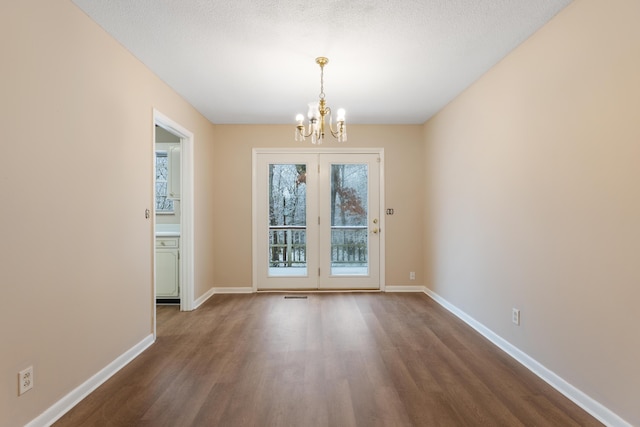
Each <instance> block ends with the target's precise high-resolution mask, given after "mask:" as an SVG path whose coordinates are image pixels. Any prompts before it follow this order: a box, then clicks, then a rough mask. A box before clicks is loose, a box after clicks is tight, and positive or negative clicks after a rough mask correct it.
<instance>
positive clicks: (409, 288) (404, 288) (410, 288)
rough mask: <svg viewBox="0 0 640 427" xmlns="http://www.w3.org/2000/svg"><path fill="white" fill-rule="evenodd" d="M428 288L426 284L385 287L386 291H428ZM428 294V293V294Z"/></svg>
mask: <svg viewBox="0 0 640 427" xmlns="http://www.w3.org/2000/svg"><path fill="white" fill-rule="evenodd" d="M426 291H427V288H425V287H424V286H406V285H405V286H389V285H387V286H386V287H385V292H421V293H426ZM427 295H428V294H427Z"/></svg>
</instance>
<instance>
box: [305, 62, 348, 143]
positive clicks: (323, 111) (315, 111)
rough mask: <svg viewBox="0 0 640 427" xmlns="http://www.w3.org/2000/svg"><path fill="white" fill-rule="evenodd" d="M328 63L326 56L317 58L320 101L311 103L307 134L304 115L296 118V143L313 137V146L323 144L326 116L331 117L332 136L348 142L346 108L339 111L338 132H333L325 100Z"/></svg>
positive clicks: (339, 140)
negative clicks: (325, 78)
mask: <svg viewBox="0 0 640 427" xmlns="http://www.w3.org/2000/svg"><path fill="white" fill-rule="evenodd" d="M328 62H329V60H328V59H327V58H325V57H324V56H320V57H318V58H316V64H318V65H319V66H320V100H319V101H318V102H310V103H309V112H308V113H307V118H308V119H309V126H308V130H307V133H305V126H304V116H303V115H302V114H298V115H297V116H296V121H297V122H298V125H297V126H296V141H304V140H305V139H306V138H308V137H311V143H312V144H322V142H323V141H324V132H325V121H324V118H325V116H329V126H328V127H327V128H328V129H329V132H330V133H331V135H333V137H334V138H336V139H337V140H338V142H345V141H346V140H347V125H346V124H345V122H344V118H345V111H344V108H340V109H338V111H337V115H336V130H333V123H332V117H331V108H329V107H328V106H327V104H326V101H325V99H324V98H325V96H324V66H325V65H327V63H328Z"/></svg>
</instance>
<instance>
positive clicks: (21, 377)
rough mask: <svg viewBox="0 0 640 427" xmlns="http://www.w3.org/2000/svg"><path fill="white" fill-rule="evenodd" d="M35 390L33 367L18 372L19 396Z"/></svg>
mask: <svg viewBox="0 0 640 427" xmlns="http://www.w3.org/2000/svg"><path fill="white" fill-rule="evenodd" d="M32 388H33V366H29V367H28V368H26V369H23V370H22V371H20V372H18V396H20V395H22V394H24V393H26V392H28V391H29V390H31V389H32Z"/></svg>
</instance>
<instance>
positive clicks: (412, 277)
mask: <svg viewBox="0 0 640 427" xmlns="http://www.w3.org/2000/svg"><path fill="white" fill-rule="evenodd" d="M409 280H416V272H415V271H410V272H409Z"/></svg>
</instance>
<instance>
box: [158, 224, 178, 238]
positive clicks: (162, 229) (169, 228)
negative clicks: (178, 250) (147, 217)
mask: <svg viewBox="0 0 640 427" xmlns="http://www.w3.org/2000/svg"><path fill="white" fill-rule="evenodd" d="M156 237H180V224H156Z"/></svg>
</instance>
